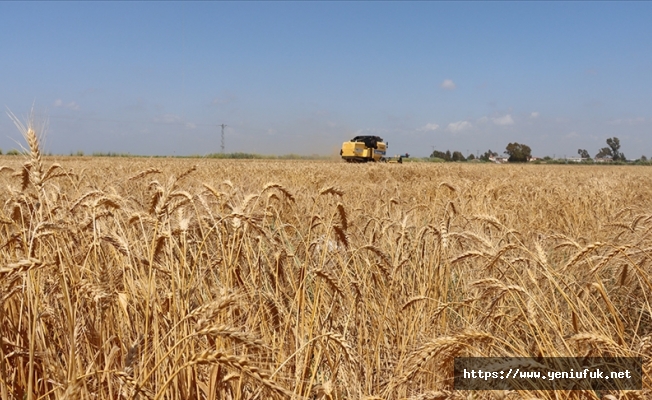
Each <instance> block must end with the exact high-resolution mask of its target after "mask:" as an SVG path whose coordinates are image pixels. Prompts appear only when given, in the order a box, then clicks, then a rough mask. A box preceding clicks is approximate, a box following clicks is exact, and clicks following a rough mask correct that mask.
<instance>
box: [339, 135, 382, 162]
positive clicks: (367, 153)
mask: <svg viewBox="0 0 652 400" xmlns="http://www.w3.org/2000/svg"><path fill="white" fill-rule="evenodd" d="M387 145H388V143H385V142H383V138H381V137H379V136H356V137H354V138H353V139H351V140H349V141H348V142H344V143H342V150H340V155H341V156H342V159H344V160H346V161H347V162H368V161H385V154H386V153H387Z"/></svg>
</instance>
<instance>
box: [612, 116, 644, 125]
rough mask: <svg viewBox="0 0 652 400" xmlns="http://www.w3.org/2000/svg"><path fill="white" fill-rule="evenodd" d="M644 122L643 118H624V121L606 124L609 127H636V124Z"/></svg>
mask: <svg viewBox="0 0 652 400" xmlns="http://www.w3.org/2000/svg"><path fill="white" fill-rule="evenodd" d="M643 122H645V118H643V117H638V118H625V119H621V118H618V119H614V120H611V121H609V122H608V124H609V125H636V124H642V123H643Z"/></svg>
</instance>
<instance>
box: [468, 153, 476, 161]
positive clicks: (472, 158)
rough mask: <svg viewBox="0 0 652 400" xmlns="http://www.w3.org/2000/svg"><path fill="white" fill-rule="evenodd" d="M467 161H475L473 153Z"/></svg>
mask: <svg viewBox="0 0 652 400" xmlns="http://www.w3.org/2000/svg"><path fill="white" fill-rule="evenodd" d="M466 159H467V160H469V161H471V160H475V156H474V155H473V153H471V154H469V156H468V157H467V158H466Z"/></svg>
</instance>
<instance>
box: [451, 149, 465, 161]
mask: <svg viewBox="0 0 652 400" xmlns="http://www.w3.org/2000/svg"><path fill="white" fill-rule="evenodd" d="M453 161H466V158H464V154H462V152H461V151H454V152H453Z"/></svg>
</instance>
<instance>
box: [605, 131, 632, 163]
mask: <svg viewBox="0 0 652 400" xmlns="http://www.w3.org/2000/svg"><path fill="white" fill-rule="evenodd" d="M607 146H609V147H610V148H611V154H612V157H613V160H614V161H626V160H627V159H626V158H625V155H624V154H623V153H621V152H620V139H618V138H617V137H612V138H609V139H607Z"/></svg>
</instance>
